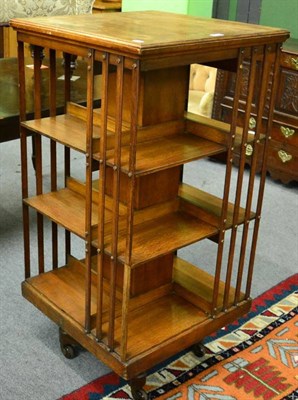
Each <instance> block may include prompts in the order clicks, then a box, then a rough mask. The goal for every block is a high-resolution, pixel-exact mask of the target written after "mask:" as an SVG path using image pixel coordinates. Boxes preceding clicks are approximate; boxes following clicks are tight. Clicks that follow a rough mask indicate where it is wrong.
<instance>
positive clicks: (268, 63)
mask: <svg viewBox="0 0 298 400" xmlns="http://www.w3.org/2000/svg"><path fill="white" fill-rule="evenodd" d="M272 46H273V47H272ZM279 57H280V46H278V45H267V46H265V61H264V66H263V74H262V82H263V85H262V88H261V92H260V98H261V101H260V103H261V106H260V107H259V109H260V110H262V111H263V110H264V108H265V101H266V94H267V92H268V83H269V77H270V72H271V70H272V67H274V69H273V74H272V75H273V76H272V89H271V97H270V104H269V112H268V116H269V117H268V121H267V132H266V139H265V144H264V152H263V160H262V170H261V177H260V182H259V191H258V199H257V207H256V220H255V224H254V230H253V236H252V242H251V251H250V259H249V266H248V274H247V284H246V290H245V296H246V297H249V296H250V291H251V284H252V274H253V266H254V260H255V254H256V246H257V237H258V233H259V226H260V218H261V210H262V204H263V195H264V189H265V180H266V163H267V157H268V146H269V140H270V135H271V131H272V120H273V111H274V102H275V97H276V91H277V85H278V74H279ZM261 123H262V114H261V115H259V116H258V120H257V127H259V129H257V132H256V134H257V138H256V140H257V144H258V147H259V146H260V144H259V135H260V128H261ZM257 156H258V152H256V154H254V156H253V161H252V164H253V165H252V166H253V168H254V169H255V168H256V164H257Z"/></svg>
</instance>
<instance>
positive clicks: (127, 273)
mask: <svg viewBox="0 0 298 400" xmlns="http://www.w3.org/2000/svg"><path fill="white" fill-rule="evenodd" d="M130 286H131V267H130V266H129V265H127V264H125V265H124V277H123V295H122V319H121V339H120V341H121V349H120V354H121V359H122V361H123V362H125V361H126V358H127V336H128V312H129V299H130Z"/></svg>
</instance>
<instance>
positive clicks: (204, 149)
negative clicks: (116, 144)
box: [107, 133, 225, 175]
mask: <svg viewBox="0 0 298 400" xmlns="http://www.w3.org/2000/svg"><path fill="white" fill-rule="evenodd" d="M130 151H131V149H130V147H129V146H124V147H122V149H121V168H122V171H123V172H124V173H128V172H130V171H129V157H130ZM223 151H225V147H224V146H222V145H220V144H218V143H214V142H212V141H210V140H206V139H202V138H200V137H196V136H194V135H191V134H187V133H186V134H180V135H175V136H167V137H163V138H161V139H157V140H152V141H147V142H143V143H138V144H137V153H136V174H139V175H141V174H146V173H152V172H156V171H160V170H162V169H166V168H171V167H174V166H177V165H182V164H185V163H187V162H190V161H193V160H197V159H199V158H202V157H207V156H211V155H214V154H218V153H221V152H223ZM113 160H114V151H112V150H110V151H108V153H107V164H108V165H110V166H113V165H114V163H113Z"/></svg>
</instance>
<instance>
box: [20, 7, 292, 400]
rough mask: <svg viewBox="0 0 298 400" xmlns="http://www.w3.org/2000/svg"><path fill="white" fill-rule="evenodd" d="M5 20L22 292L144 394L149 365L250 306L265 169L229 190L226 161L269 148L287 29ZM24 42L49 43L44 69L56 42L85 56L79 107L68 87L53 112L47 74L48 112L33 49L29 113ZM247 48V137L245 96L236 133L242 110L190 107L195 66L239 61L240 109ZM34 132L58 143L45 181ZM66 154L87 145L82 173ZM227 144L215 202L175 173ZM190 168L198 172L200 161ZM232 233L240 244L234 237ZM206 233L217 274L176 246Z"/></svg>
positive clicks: (65, 337) (170, 18)
mask: <svg viewBox="0 0 298 400" xmlns="http://www.w3.org/2000/svg"><path fill="white" fill-rule="evenodd" d="M12 26H13V27H14V28H15V29H16V30H17V34H18V42H19V66H20V67H19V71H20V104H21V110H20V114H21V119H22V123H21V147H22V187H23V214H24V248H25V281H24V282H23V284H22V293H23V295H24V297H25V298H26V299H28V300H29V301H31V302H32V303H33V304H34V305H35V306H36V307H38V308H39V309H40V310H41V311H42V312H43V313H44V314H45V315H47V316H48V317H49V318H51V319H52V320H53V321H55V322H56V323H57V324H58V325H59V327H60V342H61V347H62V350H63V352H64V354H65V355H66V356H67V357H73V356H74V355H75V347H74V344H75V343H76V342H77V343H80V344H81V345H82V346H84V347H85V348H86V349H88V350H89V351H90V352H92V353H93V354H95V356H96V357H98V358H99V359H100V360H102V361H103V362H105V363H106V364H107V365H109V366H110V367H111V368H112V369H114V370H115V372H116V373H118V374H119V375H121V376H122V377H124V378H125V379H127V380H129V382H130V385H131V390H132V394H133V397H134V398H135V399H144V398H146V396H147V395H146V392H145V391H144V390H143V385H144V383H145V380H146V376H145V374H146V371H147V370H149V369H150V368H151V367H153V366H155V365H156V364H157V363H159V362H161V361H162V360H165V359H166V358H168V357H169V356H172V355H173V354H175V353H176V352H178V351H180V350H183V349H186V348H188V347H190V346H193V351H195V352H196V353H197V354H201V350H202V347H201V345H200V341H201V340H202V339H203V338H204V337H205V336H206V335H208V334H210V333H211V332H213V331H215V330H217V329H219V328H220V327H222V326H224V325H226V324H227V323H229V322H231V321H233V320H234V319H235V318H237V317H239V316H241V315H243V314H244V313H246V312H247V311H248V310H249V308H250V305H251V298H250V289H251V285H252V275H253V265H254V258H255V251H256V241H257V236H258V229H259V221H260V214H261V208H262V196H263V191H264V181H265V172H266V170H265V165H264V166H263V173H262V175H261V179H260V180H258V182H255V169H254V168H252V169H251V173H250V179H249V182H247V181H246V180H244V179H243V175H244V162H240V165H239V169H238V178H237V184H236V190H235V192H234V195H233V196H232V193H233V189H232V187H233V185H232V178H231V176H232V158H233V153H234V151H235V150H236V148H237V147H240V153H241V155H242V157H241V160H243V154H244V152H245V149H246V147H247V144H248V142H250V145H251V146H253V147H254V148H255V151H254V154H255V155H256V156H253V158H254V160H255V161H256V159H257V158H256V157H257V153H258V149H259V147H260V143H261V142H264V147H265V150H266V148H267V144H268V132H270V131H271V125H272V119H271V115H272V111H273V101H269V102H270V107H269V108H270V112H268V114H267V115H268V119H267V120H266V124H265V126H264V127H262V129H261V128H260V127H259V125H260V120H261V118H262V115H263V108H264V99H265V98H267V97H266V94H267V90H268V82H269V76H270V73H271V72H272V71H274V72H273V73H274V76H275V77H276V74H277V72H278V69H277V66H278V64H277V56H278V53H279V46H280V43H282V42H283V41H284V40H285V39H286V38H287V37H288V33H287V32H286V31H284V30H280V29H274V28H272V29H271V28H265V27H256V26H250V25H247V24H238V23H229V22H227V21H214V20H208V19H200V18H194V17H189V16H185V15H177V14H171V13H159V12H153V11H152V12H149V11H148V12H135V13H134V12H131V13H110V14H100V15H99V14H98V15H95V14H94V15H88V16H83V15H82V16H72V17H68V16H64V17H51V18H46V19H44V18H35V19H26V20H25V19H23V20H21V19H19V20H17V19H16V20H13V21H12ZM26 42H29V43H31V44H33V45H38V44H39V45H42V46H43V47H45V48H46V47H49V48H50V49H52V50H51V51H50V65H51V76H53V77H54V76H55V68H56V64H55V53H56V50H58V51H63V52H65V53H71V54H76V55H78V56H82V57H84V58H85V59H86V60H87V68H86V75H87V91H86V98H87V105H86V107H81V106H79V105H78V104H76V103H74V102H71V100H72V98H71V95H70V94H69V91H66V100H67V107H66V109H65V113H64V114H63V115H59V116H56V115H55V114H56V112H55V110H56V105H55V95H54V94H55V84H56V79H51V85H50V117H47V118H41V102H40V100H39V98H40V94H41V92H42V90H41V84H40V60H39V58H38V57H37V53H36V55H35V61H34V63H35V70H34V73H35V116H34V119H33V120H27V119H26V113H25V109H26V98H25V81H26V79H25V75H26V68H25V66H24V60H23V49H24V43H26ZM249 54H252V71H253V72H252V76H251V81H250V82H251V83H250V84H249V93H248V96H249V98H251V97H252V96H253V95H255V93H254V81H255V77H256V76H257V74H256V70H257V68H262V70H263V80H262V83H261V87H260V90H259V92H258V95H259V101H258V104H259V110H258V111H259V112H258V116H257V120H258V123H257V129H256V131H255V135H249V132H248V121H249V118H250V116H251V107H250V104H251V103H248V104H247V106H246V112H245V124H244V125H245V129H241V128H239V127H237V126H236V114H235V112H234V113H233V114H234V118H233V121H232V123H231V125H228V124H225V123H222V122H219V121H213V120H211V119H209V118H204V117H200V116H197V115H194V114H193V115H191V114H188V113H186V112H185V107H186V105H187V95H188V83H189V69H190V64H192V63H208V64H209V63H211V64H212V65H214V66H216V67H221V68H223V67H225V68H229V69H230V70H234V71H237V80H236V81H237V84H236V102H235V106H234V110H237V108H238V98H239V95H240V88H241V82H242V80H243V74H242V72H243V68H242V67H243V62H244V59H245V57H246V56H248V55H249ZM95 61H97V62H100V63H101V64H102V92H101V93H102V95H101V98H102V104H101V109H96V108H94V105H93V100H94V90H95V89H96V86H97V85H96V83H94V63H95ZM66 75H67V77H69V73H68V74H66ZM273 91H274V89H272V92H273ZM32 132H35V133H36V190H35V192H33V193H31V192H29V190H28V176H27V175H28V169H27V164H28V157H27V136H28V135H31V133H32ZM42 137H44V138H48V140H49V141H50V144H51V146H50V148H51V165H50V168H49V173H50V176H51V183H50V187H48V188H45V187H44V186H45V182H43V174H42V160H43V158H44V157H45V156H47V157H48V155H47V154H46V155H45V154H44V151H43V146H42V140H41V138H42ZM57 143H60V144H62V145H63V146H64V147H65V163H64V169H65V171H64V173H65V184H64V186H63V187H62V188H60V187H58V185H57V173H58V171H57V163H56V146H57ZM70 151H77V152H81V153H83V154H84V155H85V161H86V162H85V165H84V166H83V172H84V174H83V175H84V177H85V178H84V180H83V181H82V180H78V179H75V178H74V177H73V176H72V174H71V165H70V157H69V152H70ZM222 152H227V154H228V163H227V165H226V170H225V175H224V176H223V179H222V193H221V195H220V197H218V196H215V195H214V194H212V193H207V192H204V191H203V190H202V189H201V188H200V181H199V180H198V185H197V186H190V185H188V184H187V183H186V182H185V181H184V178H183V165H184V164H186V163H189V162H192V161H198V160H200V159H202V158H206V157H209V156H211V155H213V154H218V153H222ZM265 154H266V151H265ZM96 162H97V163H96ZM98 165H99V166H100V168H99V171H97V170H96V166H98ZM195 166H196V169H197V171H200V170H201V167H200V163H199V162H198V164H197V163H196V164H195ZM94 167H95V168H94ZM254 183H256V185H254ZM242 193H245V195H244V206H243V204H242V203H243V201H241V194H242ZM254 199H256V201H255V202H254V201H253V200H254ZM29 209H34V210H36V212H37V232H38V257H37V259H34V256H33V255H31V253H30V248H31V247H30V233H29V232H30V223H29V222H30V215H31V213H29ZM44 219H50V220H51V221H52V237H51V239H50V241H47V237H48V236H47V237H45V235H44V223H43V221H44ZM240 225H241V226H242V228H241V232H240V231H239V230H238V226H240ZM58 227H60V228H63V229H64V230H65V249H64V253H65V254H64V256H65V257H63V260H60V258H59V255H58V253H59V252H58V233H59V232H60V229H59V231H58ZM57 231H58V232H57ZM74 236H75V237H76V238H77V239H81V252H78V250H79V249H78V247H77V246H78V245H76V248H75V249H74V248H73V247H72V238H73V237H74ZM241 237H242V239H241ZM239 238H240V239H241V246H236V239H239ZM207 239H210V240H211V242H210V243H211V245H212V250H211V251H212V252H213V253H214V256H215V260H216V261H215V264H214V265H213V266H212V270H213V272H214V273H211V274H210V273H208V272H207V271H206V270H205V269H204V262H205V259H203V257H202V259H201V260H200V257H199V256H200V254H199V253H198V265H193V264H192V263H191V262H190V260H187V259H182V258H181V257H180V255H179V253H178V254H177V251H178V250H179V249H180V248H182V247H185V246H188V245H190V244H192V243H195V242H199V241H208V240H207ZM76 243H77V242H76ZM208 243H209V242H208ZM45 247H46V248H47V249H48V248H50V247H51V248H52V258H53V260H52V262H50V261H49V260H48V259H47V258H46V257H45V254H44V249H45ZM225 249H228V252H227V253H226V252H225ZM64 259H66V263H65V261H64ZM33 262H34V264H37V267H38V273H36V272H34V271H35V269H33V265H32V266H31V264H33Z"/></svg>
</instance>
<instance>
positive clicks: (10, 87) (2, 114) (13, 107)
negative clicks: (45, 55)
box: [0, 58, 86, 143]
mask: <svg viewBox="0 0 298 400" xmlns="http://www.w3.org/2000/svg"><path fill="white" fill-rule="evenodd" d="M60 61H61V62H60V65H59V62H58V69H57V113H61V112H62V111H63V105H64V80H63V79H60V78H61V77H62V76H63V74H64V71H63V66H62V60H60ZM32 63H33V60H32V59H27V60H26V69H28V71H29V73H28V74H27V79H26V103H27V118H28V119H32V118H33V108H34V101H33V99H34V97H33V92H34V87H33V83H34V80H33V69H32ZM84 65H85V62H84V61H82V60H80V61H79V62H78V63H77V68H76V70H75V71H74V75H73V80H72V81H71V97H72V98H73V100H74V101H78V102H80V103H83V102H84V101H85V93H86V68H84ZM30 71H32V72H30ZM48 83H49V69H48V60H47V59H45V60H44V61H43V68H42V109H43V115H44V116H45V115H47V113H48V101H49V94H48V90H47V88H48ZM19 137H20V132H19V88H18V63H17V59H16V58H1V59H0V143H1V142H6V141H8V140H13V139H18V138H19Z"/></svg>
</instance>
